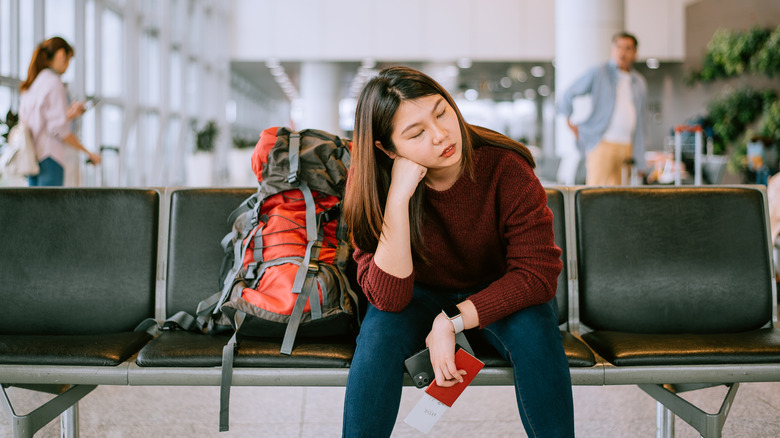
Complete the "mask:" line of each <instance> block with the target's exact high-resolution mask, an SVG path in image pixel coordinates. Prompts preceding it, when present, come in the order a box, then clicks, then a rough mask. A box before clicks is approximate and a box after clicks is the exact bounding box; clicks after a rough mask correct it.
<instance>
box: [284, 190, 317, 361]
mask: <svg viewBox="0 0 780 438" xmlns="http://www.w3.org/2000/svg"><path fill="white" fill-rule="evenodd" d="M299 188H300V189H301V192H302V193H303V198H304V200H305V202H306V238H307V240H308V244H307V245H306V254H305V255H304V257H303V260H302V261H301V265H300V266H299V267H298V271H297V272H296V273H295V281H293V286H292V290H291V292H292V293H294V294H298V298H296V299H295V306H293V310H292V312H291V313H290V320H289V322H288V323H287V327H286V329H285V332H284V338H283V339H282V348H281V349H280V352H281V353H282V354H286V355H288V356H289V355H290V354H292V347H293V344H294V343H295V335H296V333H297V332H298V326H299V325H300V323H301V319H302V318H303V308H304V307H305V306H306V301H307V300H308V301H309V306H310V307H311V317H312V319H319V318H322V307H321V304H320V299H319V294H318V293H317V282H315V281H314V276H315V274H316V273H317V270H318V269H319V266H318V263H317V261H318V260H319V257H320V248H321V247H322V235H323V232H322V227H321V226H320V224H319V223H318V221H317V214H316V206H315V204H314V196H312V193H311V189H309V186H308V185H307V184H306V182H304V181H301V182H300V186H299ZM318 230H319V231H318Z"/></svg>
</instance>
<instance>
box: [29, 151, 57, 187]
mask: <svg viewBox="0 0 780 438" xmlns="http://www.w3.org/2000/svg"><path fill="white" fill-rule="evenodd" d="M38 165H39V166H40V168H41V171H40V172H39V173H38V174H37V175H35V176H28V177H27V183H28V184H29V185H30V187H40V186H49V187H55V186H56V187H60V186H63V185H65V170H64V169H63V168H62V165H61V164H60V163H58V162H56V161H54V160H53V159H52V158H45V159H44V160H43V161H41V162H40V163H38Z"/></svg>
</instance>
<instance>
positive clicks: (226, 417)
mask: <svg viewBox="0 0 780 438" xmlns="http://www.w3.org/2000/svg"><path fill="white" fill-rule="evenodd" d="M245 316H246V314H245V313H244V312H241V311H237V312H236V314H235V315H234V316H233V321H234V323H235V325H236V331H235V332H233V336H231V337H230V340H229V341H228V343H227V344H226V345H225V347H224V348H222V379H221V381H220V386H219V431H220V432H227V431H228V430H229V429H230V386H231V385H232V384H233V360H234V359H235V354H236V347H237V340H238V329H239V328H241V324H243V323H244V317H245Z"/></svg>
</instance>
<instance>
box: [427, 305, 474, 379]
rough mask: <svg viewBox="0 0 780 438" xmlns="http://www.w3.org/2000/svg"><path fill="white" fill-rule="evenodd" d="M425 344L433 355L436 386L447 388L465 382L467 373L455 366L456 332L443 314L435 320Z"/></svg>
mask: <svg viewBox="0 0 780 438" xmlns="http://www.w3.org/2000/svg"><path fill="white" fill-rule="evenodd" d="M425 344H426V345H427V346H428V350H429V351H430V353H431V365H433V372H434V374H435V375H436V384H437V385H439V386H441V387H443V388H447V387H450V386H453V385H455V384H456V383H459V382H463V375H465V374H466V371H464V370H459V369H458V367H457V366H455V330H454V329H453V327H452V323H451V322H450V321H449V320H448V319H447V318H446V317H445V316H444V314H443V313H442V314H439V316H437V317H436V319H434V321H433V327H431V332H430V333H428V337H427V338H425Z"/></svg>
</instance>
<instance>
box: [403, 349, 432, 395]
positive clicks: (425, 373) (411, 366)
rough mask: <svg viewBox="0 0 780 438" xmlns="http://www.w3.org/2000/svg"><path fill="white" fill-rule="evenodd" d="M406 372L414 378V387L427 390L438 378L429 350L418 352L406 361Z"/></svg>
mask: <svg viewBox="0 0 780 438" xmlns="http://www.w3.org/2000/svg"><path fill="white" fill-rule="evenodd" d="M404 366H405V367H406V372H407V373H409V375H410V376H411V377H412V382H414V386H416V387H418V388H425V387H426V386H428V385H430V384H431V382H433V380H434V379H435V378H436V376H435V374H434V373H433V365H432V364H431V352H430V351H428V349H427V348H426V349H424V350H421V351H418V352H417V353H415V354H414V355H413V356H411V357H409V358H408V359H406V360H405V361H404Z"/></svg>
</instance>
